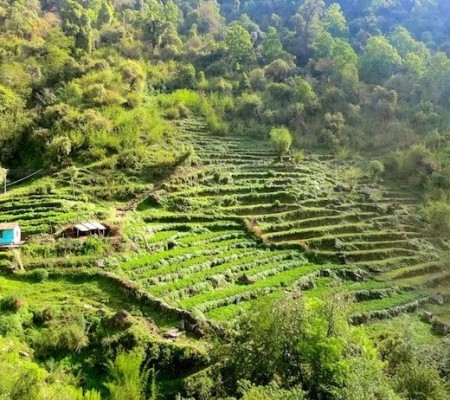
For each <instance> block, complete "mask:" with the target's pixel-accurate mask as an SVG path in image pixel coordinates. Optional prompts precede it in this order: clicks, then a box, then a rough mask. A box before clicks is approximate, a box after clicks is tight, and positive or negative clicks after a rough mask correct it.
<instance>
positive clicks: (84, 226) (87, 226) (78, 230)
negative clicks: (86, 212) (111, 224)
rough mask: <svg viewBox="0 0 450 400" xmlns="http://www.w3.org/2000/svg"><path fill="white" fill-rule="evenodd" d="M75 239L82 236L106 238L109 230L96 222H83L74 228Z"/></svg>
mask: <svg viewBox="0 0 450 400" xmlns="http://www.w3.org/2000/svg"><path fill="white" fill-rule="evenodd" d="M73 229H74V233H75V237H80V236H90V235H97V236H105V235H106V231H107V228H106V227H105V226H104V225H102V224H100V223H99V222H95V221H88V222H82V223H80V224H76V225H74V226H73Z"/></svg>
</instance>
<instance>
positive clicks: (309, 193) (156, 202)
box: [119, 120, 446, 323]
mask: <svg viewBox="0 0 450 400" xmlns="http://www.w3.org/2000/svg"><path fill="white" fill-rule="evenodd" d="M181 128H182V130H183V134H184V141H185V142H186V143H192V144H193V147H194V150H195V151H194V155H193V157H192V158H193V161H192V162H193V165H192V166H191V167H185V168H184V169H182V170H180V171H179V172H178V173H177V174H174V176H172V178H171V179H169V180H167V181H165V182H164V183H163V184H161V185H159V186H158V187H157V188H156V189H155V190H154V191H153V192H152V193H151V195H150V196H149V197H148V198H147V199H146V200H145V201H143V202H141V203H140V204H139V205H138V207H137V212H136V214H137V219H138V220H140V221H141V222H140V224H139V225H137V226H136V228H135V230H134V233H133V234H134V236H135V238H136V240H140V241H141V242H143V243H145V246H146V247H147V249H149V250H150V251H146V252H145V253H143V254H136V255H133V256H132V257H131V258H128V257H127V258H126V259H122V260H121V261H120V262H119V264H120V268H121V269H122V271H123V272H124V273H125V274H126V275H127V276H129V277H130V279H132V280H133V281H135V282H137V284H138V285H139V286H140V287H142V288H143V289H144V290H146V291H147V292H149V293H151V294H152V295H154V296H156V297H158V298H161V299H163V300H164V301H166V302H167V303H169V304H172V305H174V306H177V307H180V308H183V309H187V310H190V311H192V312H194V313H196V314H197V315H202V316H205V317H206V318H207V319H212V320H219V321H226V320H229V319H230V318H233V317H234V316H236V314H237V313H239V310H242V309H246V308H248V307H250V306H252V305H254V304H258V303H260V302H266V301H271V300H273V299H275V298H277V297H279V296H281V295H282V294H283V293H284V292H285V291H293V292H296V291H298V292H300V291H301V292H302V293H303V295H304V296H305V297H307V298H315V297H323V296H326V295H329V294H332V293H341V294H342V295H344V296H345V297H347V298H348V300H349V302H350V303H352V306H351V307H352V308H353V319H354V322H355V323H362V322H368V321H371V320H374V319H383V318H387V317H392V316H395V315H398V314H401V313H403V312H407V311H415V310H417V308H419V307H420V305H421V304H422V303H423V302H426V301H427V298H428V295H429V294H430V293H432V292H433V290H432V288H431V286H432V285H433V282H435V280H436V279H437V280H439V279H441V278H442V279H445V277H446V272H445V263H444V262H443V259H444V255H445V253H444V252H443V251H441V250H440V249H439V248H438V246H437V245H436V244H435V243H433V241H432V240H431V239H427V238H426V236H425V237H424V232H421V231H420V224H418V221H417V220H416V219H415V217H414V215H415V212H414V211H415V204H416V199H415V198H414V197H413V196H412V195H411V194H410V193H408V192H407V191H406V190H402V189H401V188H389V187H384V186H383V185H381V184H374V183H373V182H371V181H370V180H369V178H367V177H362V178H361V179H359V180H358V181H357V182H355V183H354V184H353V185H352V186H353V187H352V188H351V190H348V189H346V185H345V184H344V183H345V182H347V181H346V176H347V175H348V172H347V169H348V167H345V166H344V165H342V163H339V162H336V161H335V160H333V159H332V158H331V157H327V156H319V157H318V156H307V157H306V158H305V159H304V160H303V161H302V162H301V163H300V164H299V165H294V164H293V162H292V161H289V160H287V159H286V160H283V161H282V162H280V160H279V157H277V155H276V154H275V153H274V152H273V151H272V149H271V147H270V145H269V144H268V143H267V142H266V141H264V142H263V141H260V142H258V141H255V140H251V141H249V140H245V139H243V138H240V137H236V136H233V137H214V136H212V135H210V134H209V133H208V132H207V130H206V129H205V126H204V124H203V123H202V122H201V121H195V120H185V121H183V122H182V123H181ZM369 189H370V190H369ZM430 268H431V269H433V271H434V274H433V276H432V277H431V278H430V279H432V281H430V280H429V275H428V272H429V270H430ZM400 271H401V272H400ZM397 272H398V273H397ZM389 274H392V278H391V277H390V275H389ZM405 274H406V275H405ZM405 276H411V277H414V278H415V281H414V282H411V283H410V282H409V281H408V280H405V279H404V277H405Z"/></svg>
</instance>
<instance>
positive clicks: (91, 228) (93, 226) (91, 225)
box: [82, 222, 98, 231]
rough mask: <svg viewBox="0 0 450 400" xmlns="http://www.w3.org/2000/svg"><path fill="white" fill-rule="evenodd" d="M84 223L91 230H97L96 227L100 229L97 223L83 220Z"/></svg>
mask: <svg viewBox="0 0 450 400" xmlns="http://www.w3.org/2000/svg"><path fill="white" fill-rule="evenodd" d="M82 225H84V226H85V227H86V228H88V229H89V230H90V231H95V230H96V229H98V228H97V227H96V226H95V225H93V224H91V223H90V222H83V224H82Z"/></svg>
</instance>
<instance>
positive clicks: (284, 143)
mask: <svg viewBox="0 0 450 400" xmlns="http://www.w3.org/2000/svg"><path fill="white" fill-rule="evenodd" d="M270 139H271V141H272V144H273V146H274V147H275V150H276V151H277V153H278V154H279V155H280V156H282V155H283V154H286V153H288V152H289V149H290V147H291V144H292V136H291V132H289V129H287V128H285V127H281V128H273V129H272V130H271V131H270Z"/></svg>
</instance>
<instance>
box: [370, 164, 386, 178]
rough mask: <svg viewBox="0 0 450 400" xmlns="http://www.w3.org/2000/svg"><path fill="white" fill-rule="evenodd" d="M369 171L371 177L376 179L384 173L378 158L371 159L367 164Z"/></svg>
mask: <svg viewBox="0 0 450 400" xmlns="http://www.w3.org/2000/svg"><path fill="white" fill-rule="evenodd" d="M369 173H370V176H371V177H372V178H373V179H378V178H379V177H380V176H381V175H383V173H384V164H383V163H382V162H381V161H379V160H372V161H371V162H370V164H369Z"/></svg>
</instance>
